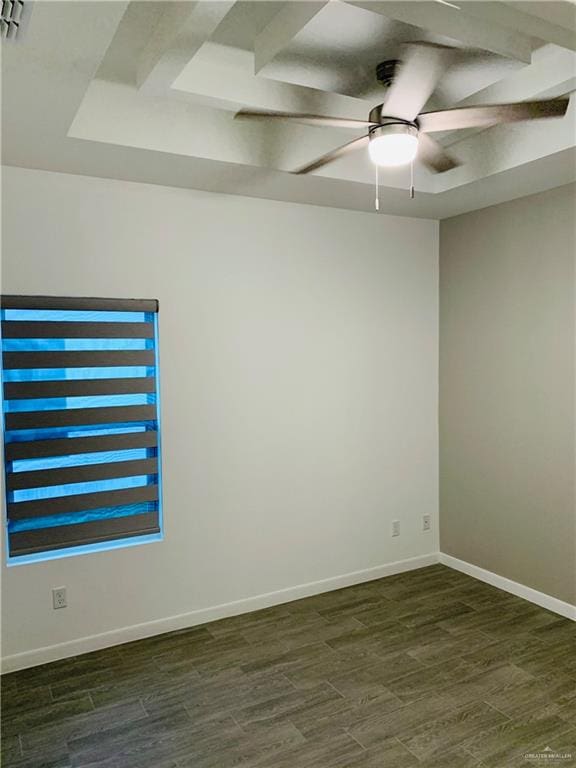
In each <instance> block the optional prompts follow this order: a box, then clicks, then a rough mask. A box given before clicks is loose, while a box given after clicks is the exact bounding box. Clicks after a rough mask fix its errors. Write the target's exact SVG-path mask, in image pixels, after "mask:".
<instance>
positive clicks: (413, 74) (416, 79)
mask: <svg viewBox="0 0 576 768" xmlns="http://www.w3.org/2000/svg"><path fill="white" fill-rule="evenodd" d="M453 56H454V49H453V48H449V47H447V46H444V45H436V44H434V43H410V44H407V45H405V46H403V48H402V54H401V57H400V58H401V62H400V64H399V65H398V74H397V75H395V77H394V80H393V81H392V85H391V86H390V89H389V90H388V95H387V97H386V101H385V102H384V106H383V107H382V114H384V115H386V116H387V117H401V118H402V119H404V120H414V119H415V118H416V117H417V115H418V113H419V112H420V110H421V109H422V107H423V106H424V105H425V104H426V102H427V101H428V99H429V98H430V96H431V95H432V93H433V91H434V89H435V88H436V85H437V83H438V81H439V80H440V78H441V77H442V74H443V73H444V71H445V70H446V69H447V68H448V66H449V65H450V63H451V60H452V58H453Z"/></svg>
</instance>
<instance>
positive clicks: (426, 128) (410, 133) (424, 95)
mask: <svg viewBox="0 0 576 768" xmlns="http://www.w3.org/2000/svg"><path fill="white" fill-rule="evenodd" d="M456 50H457V49H455V48H450V47H448V46H444V45H437V44H435V43H423V42H418V43H409V44H407V45H405V46H403V51H402V60H401V61H396V60H390V61H385V62H382V63H381V64H379V65H378V67H377V70H376V71H377V78H378V80H379V81H380V82H382V83H383V84H384V85H386V86H388V93H387V97H386V100H385V102H384V103H383V104H378V105H376V106H375V107H373V108H372V109H371V110H370V113H369V115H368V120H348V119H346V118H339V117H325V116H323V115H310V114H297V113H291V112H261V111H253V110H240V112H238V113H237V114H236V118H241V119H257V120H292V121H294V122H299V123H306V124H308V125H317V126H327V127H331V128H348V129H353V128H358V129H360V128H365V129H368V132H367V133H366V134H364V135H363V136H361V137H360V138H357V139H353V140H352V141H349V142H348V143H346V144H344V145H342V146H341V147H338V148H337V149H334V150H332V152H329V153H328V154H326V155H323V156H322V157H320V158H318V159H317V160H314V161H313V162H311V163H308V164H307V165H305V166H303V167H302V168H298V169H297V170H295V171H293V173H297V174H304V173H310V172H311V171H315V170H317V169H318V168H321V167H322V166H324V165H327V164H328V163H331V162H332V161H333V160H336V159H338V158H339V157H342V156H344V155H347V154H349V153H350V152H354V151H356V150H358V149H362V148H365V147H366V146H368V151H369V154H370V159H371V160H372V162H373V163H374V164H375V165H376V166H385V167H391V166H399V165H404V164H408V163H411V162H412V161H413V160H414V159H415V158H416V156H418V159H419V160H420V161H421V162H422V163H424V165H426V166H427V167H428V168H430V169H431V170H432V171H434V172H435V173H443V172H445V171H449V170H451V169H452V168H455V167H456V166H458V165H460V163H459V161H458V160H457V159H456V158H454V157H452V156H451V155H450V154H449V153H448V152H447V151H446V150H445V149H444V147H443V146H442V145H441V144H439V143H438V142H437V141H435V140H434V139H433V138H432V137H431V136H430V134H431V133H436V132H439V131H453V130H458V129H461V128H477V127H489V126H492V125H497V124H500V123H513V122H518V121H521V120H536V119H541V118H547V117H562V116H563V115H564V114H565V113H566V110H567V109H568V102H569V99H568V98H558V99H547V100H544V101H522V102H516V103H512V104H491V105H482V106H470V107H459V108H455V109H443V110H439V111H437V112H421V111H420V110H421V109H422V108H423V107H424V106H425V104H426V102H427V101H428V99H429V98H430V96H431V95H432V93H433V91H434V89H435V87H436V85H437V83H438V81H439V80H440V78H441V76H442V74H443V72H444V71H445V70H446V69H447V68H448V67H449V66H450V63H451V61H452V59H453V57H454V55H455V52H456Z"/></svg>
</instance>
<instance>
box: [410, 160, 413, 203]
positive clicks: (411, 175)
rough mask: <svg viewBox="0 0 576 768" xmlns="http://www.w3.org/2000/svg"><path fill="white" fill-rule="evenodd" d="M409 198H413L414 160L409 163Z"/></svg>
mask: <svg viewBox="0 0 576 768" xmlns="http://www.w3.org/2000/svg"><path fill="white" fill-rule="evenodd" d="M410 200H414V160H412V162H411V163H410Z"/></svg>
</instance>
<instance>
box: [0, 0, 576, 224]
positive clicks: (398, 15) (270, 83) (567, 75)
mask: <svg viewBox="0 0 576 768" xmlns="http://www.w3.org/2000/svg"><path fill="white" fill-rule="evenodd" d="M458 4H459V5H460V7H461V9H460V10H458V9H455V8H451V7H448V6H446V5H443V4H441V3H439V2H434V0H427V1H425V2H419V0H403V2H344V1H343V0H328V1H322V0H318V2H316V1H315V0H299V1H297V2H276V1H274V2H272V1H271V0H252V1H249V2H247V1H246V0H217V1H215V2H212V1H211V0H200V1H199V2H131V3H128V2H116V1H115V0H112V2H98V1H96V2H76V0H73V2H69V1H67V2H36V3H26V18H25V24H24V25H23V29H22V34H21V35H20V37H19V39H17V40H15V41H3V51H2V56H3V62H2V99H3V119H2V123H3V124H2V129H3V136H2V139H3V162H4V163H5V164H8V165H16V166H23V167H28V168H42V169H46V170H55V171H64V172H70V173H82V174H90V175H96V176H105V177H111V178H119V179H127V180H134V181H144V182H151V183H158V184H166V185H169V186H179V187H192V188H197V189H207V190H212V191H220V192H228V193H232V194H242V195H249V196H253V197H267V198H272V199H277V200H289V201H296V202H302V203H311V204H317V205H329V206H335V207H342V208H351V209H359V210H368V211H370V210H373V200H374V169H373V166H371V164H370V163H369V161H368V159H367V156H366V151H365V150H363V151H360V152H358V153H356V154H354V155H350V156H348V157H346V158H344V159H342V160H339V161H337V162H335V163H333V164H331V165H329V166H326V167H325V168H323V169H322V170H321V171H317V172H316V173H315V174H312V175H309V176H296V175H293V174H292V173H290V171H291V170H292V169H294V168H296V167H298V166H299V165H302V164H303V163H305V162H308V161H310V160H312V159H314V158H315V157H317V156H319V155H321V154H323V153H325V152H327V151H329V150H331V149H333V148H335V147H337V146H338V145H340V144H343V143H344V142H345V141H348V140H349V139H351V138H354V137H355V136H356V135H358V133H357V132H355V131H352V132H350V131H349V130H343V129H338V128H328V129H326V128H318V127H310V126H306V125H300V124H298V125H294V124H287V123H275V124H268V123H257V122H253V121H239V120H234V115H235V113H236V112H237V111H238V109H240V108H242V107H250V108H256V109H265V110H280V111H300V112H313V113H317V114H326V115H331V116H342V117H351V118H358V119H366V117H367V114H368V111H369V110H370V108H371V107H372V106H374V105H375V104H377V103H379V102H382V101H383V100H384V98H385V91H384V90H383V88H382V86H380V85H379V84H378V83H377V82H376V81H375V76H374V67H375V65H376V64H377V63H378V62H380V61H382V60H384V59H388V58H395V57H397V56H398V52H399V45H400V44H401V43H402V42H405V41H409V40H429V41H435V42H443V43H445V44H448V45H451V46H455V47H457V48H459V49H460V50H459V52H458V56H457V58H456V61H455V63H454V65H453V66H452V67H451V68H450V69H449V70H448V71H447V72H446V74H445V76H444V77H443V78H442V80H441V82H440V83H439V86H438V88H437V90H436V92H435V93H434V94H433V96H432V98H431V100H430V102H429V104H428V109H435V108H442V107H449V106H457V105H463V104H482V103H485V104H490V103H498V102H505V101H521V100H524V99H530V98H545V97H550V96H557V95H560V94H564V93H568V92H570V91H573V90H575V89H576V6H574V5H572V3H569V2H553V1H552V2H538V1H537V0H535V1H534V2H529V1H528V2H526V1H521V2H478V1H476V0H459V2H458ZM571 101H572V103H571V105H570V108H569V111H568V114H567V115H566V116H565V117H564V118H562V119H560V120H549V121H533V122H530V123H522V124H514V125H513V126H506V127H504V126H500V127H495V128H490V129H485V130H482V131H466V132H464V131H460V132H453V133H451V134H444V135H443V136H442V137H441V140H442V142H443V143H444V144H447V145H450V151H451V153H453V154H454V155H455V156H457V157H458V158H459V159H460V160H462V165H461V166H460V167H458V168H455V169H454V170H451V171H448V172H446V173H443V174H431V173H429V172H428V171H427V170H426V169H425V168H424V167H420V166H418V167H417V168H416V190H417V191H416V197H415V199H414V200H411V199H410V197H409V195H408V192H407V187H408V183H409V179H408V170H407V169H405V168H404V169H397V170H395V171H386V172H382V173H381V174H380V181H381V184H382V187H381V193H380V210H381V211H384V212H387V213H394V214H399V215H411V216H423V217H430V218H444V217H446V216H452V215H455V214H457V213H461V212H464V211H468V210H472V209H475V208H480V207H484V206H487V205H492V204H495V203H498V202H502V201H504V200H509V199H512V198H514V197H520V196H522V195H526V194H530V193H532V192H537V191H542V190H544V189H549V188H551V187H554V186H558V185H560V184H566V183H569V182H571V181H574V180H576V147H575V143H576V106H575V103H574V102H576V98H575V99H572V100H571Z"/></svg>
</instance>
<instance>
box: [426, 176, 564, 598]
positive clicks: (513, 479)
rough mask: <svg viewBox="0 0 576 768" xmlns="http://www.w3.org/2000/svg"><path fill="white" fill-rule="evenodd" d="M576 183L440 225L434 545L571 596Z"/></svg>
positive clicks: (524, 581)
mask: <svg viewBox="0 0 576 768" xmlns="http://www.w3.org/2000/svg"><path fill="white" fill-rule="evenodd" d="M575 205H576V187H575V186H574V185H570V186H566V187H560V188H557V189H554V190H551V191H549V192H544V193H542V194H539V195H533V196H531V197H527V198H523V199H520V200H516V201H513V202H510V203H505V204H502V205H498V206H494V207H492V208H486V209H484V210H481V211H476V212H474V213H469V214H466V215H463V216H458V217H455V218H452V219H448V220H446V221H443V222H442V224H441V228H440V521H441V526H440V543H441V550H442V551H443V552H444V553H446V554H449V555H452V556H454V557H457V558H460V559H462V560H466V561H468V562H470V563H473V564H475V565H478V566H480V567H482V568H486V569H487V570H489V571H493V572H494V573H497V574H500V575H502V576H505V577H507V578H509V579H513V580H515V581H518V582H520V583H522V584H525V585H527V586H530V587H532V588H534V589H537V590H540V591H542V592H545V593H547V594H549V595H552V596H554V597H557V598H559V599H561V600H566V601H568V602H571V603H574V602H575V595H576V551H575V550H576V515H575V494H574V481H575V456H574V436H575V418H574V405H575V380H574V372H575V367H574V363H575V334H574V331H575V324H574V303H575V270H574V264H575V250H576V228H575V217H574V213H575Z"/></svg>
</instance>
